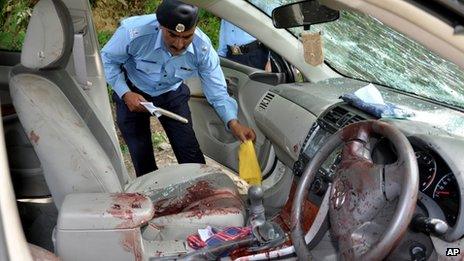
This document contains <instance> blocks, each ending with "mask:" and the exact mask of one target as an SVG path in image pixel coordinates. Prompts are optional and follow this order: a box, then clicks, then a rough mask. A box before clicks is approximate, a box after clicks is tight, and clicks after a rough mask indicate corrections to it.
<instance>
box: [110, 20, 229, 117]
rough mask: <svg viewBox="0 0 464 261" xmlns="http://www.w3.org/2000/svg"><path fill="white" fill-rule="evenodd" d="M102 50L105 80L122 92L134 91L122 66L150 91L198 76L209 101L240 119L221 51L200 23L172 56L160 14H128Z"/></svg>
mask: <svg viewBox="0 0 464 261" xmlns="http://www.w3.org/2000/svg"><path fill="white" fill-rule="evenodd" d="M101 56H102V60H103V65H104V67H105V75H106V80H107V82H108V83H109V84H110V85H111V86H112V88H113V90H114V91H115V92H116V93H117V94H118V96H119V97H122V96H123V95H124V94H125V93H126V92H128V91H130V90H129V87H128V86H127V84H126V78H125V76H124V73H123V72H122V70H121V66H123V67H124V68H125V70H126V71H127V77H129V80H130V81H131V82H132V83H133V84H134V85H135V86H137V88H139V89H140V90H141V91H143V92H145V93H147V94H149V95H151V96H158V95H160V94H163V93H166V92H168V91H172V90H175V89H177V88H178V87H179V86H180V85H181V83H182V81H183V80H185V79H187V78H190V77H195V76H199V77H200V80H201V83H202V87H203V92H204V94H205V96H206V98H207V100H208V102H209V103H210V104H211V105H212V106H213V107H214V109H215V110H216V112H217V113H218V114H219V117H221V119H222V120H223V121H224V123H226V124H227V123H228V122H229V121H230V120H232V119H237V102H236V101H235V100H234V99H232V98H231V97H230V96H229V94H228V93H227V86H226V82H225V79H224V74H223V72H222V70H221V67H220V63H219V57H218V55H217V53H216V51H215V50H214V48H213V47H212V45H211V42H210V40H209V38H208V36H206V35H205V34H204V33H203V32H202V31H201V30H200V29H198V28H197V29H196V30H195V35H194V38H193V41H192V43H191V44H190V45H189V46H188V47H187V49H186V51H185V52H184V53H183V54H181V55H177V56H172V55H171V54H170V52H169V51H168V49H167V48H166V47H165V44H164V42H163V38H162V31H161V29H160V25H159V23H158V21H157V19H156V15H154V14H151V15H143V16H134V17H130V18H127V19H125V20H123V21H122V22H121V26H120V27H119V28H118V29H117V30H116V32H115V33H114V35H113V36H112V37H111V39H110V40H109V41H108V43H107V44H106V45H105V47H103V49H102V51H101Z"/></svg>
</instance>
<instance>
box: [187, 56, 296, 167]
mask: <svg viewBox="0 0 464 261" xmlns="http://www.w3.org/2000/svg"><path fill="white" fill-rule="evenodd" d="M271 57H272V59H271V61H272V68H273V71H274V72H265V71H263V70H261V69H256V68H252V67H249V66H246V65H242V64H239V63H237V62H234V61H231V60H229V59H227V58H224V57H221V67H222V70H223V72H224V76H225V79H226V83H227V91H228V93H229V95H230V96H231V97H232V98H234V99H235V100H236V101H237V104H238V108H239V113H238V119H239V121H240V122H241V123H242V124H245V125H247V126H249V127H251V128H253V130H254V131H255V133H256V141H255V143H254V146H255V150H256V154H257V157H258V161H259V163H260V166H261V170H262V171H263V173H262V174H263V175H266V174H267V173H269V172H270V171H271V170H272V167H273V165H274V163H275V160H276V158H275V154H274V150H273V147H272V144H271V143H270V141H269V140H268V139H267V138H266V137H265V136H264V135H263V133H262V132H261V131H260V129H259V128H258V127H257V126H256V123H255V120H254V110H255V108H256V107H257V106H259V103H260V101H261V100H262V98H263V97H264V96H265V95H266V94H267V92H268V91H269V89H271V88H272V87H273V86H275V85H277V84H281V83H285V82H289V81H293V79H294V77H293V72H292V71H291V70H287V71H285V69H284V68H290V66H288V63H286V62H285V61H284V60H283V59H282V58H280V57H279V56H277V55H276V54H274V55H272V56H271ZM187 85H188V86H189V88H190V91H191V98H190V102H189V105H190V109H191V111H192V120H193V127H194V129H195V133H196V136H197V139H198V141H199V143H200V146H201V149H202V151H203V153H204V154H206V155H207V156H209V157H210V158H212V159H214V160H215V161H217V162H219V163H221V164H223V165H224V166H227V167H229V168H230V169H232V170H235V171H238V149H239V146H240V142H239V141H238V140H237V139H236V138H235V137H234V136H233V135H232V133H230V132H229V131H228V130H227V129H226V128H225V125H224V123H223V122H222V121H221V119H220V118H219V117H218V115H217V114H216V112H215V111H214V109H213V108H212V107H211V106H210V105H209V103H208V102H207V100H206V97H205V95H204V94H203V92H202V89H201V83H200V81H199V79H198V78H193V79H190V80H188V81H187Z"/></svg>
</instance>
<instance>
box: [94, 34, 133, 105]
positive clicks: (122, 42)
mask: <svg viewBox="0 0 464 261" xmlns="http://www.w3.org/2000/svg"><path fill="white" fill-rule="evenodd" d="M129 42H130V39H129V34H128V32H127V30H126V29H125V28H124V27H123V26H121V27H119V28H118V30H116V32H115V33H114V34H113V36H112V37H111V39H110V40H109V41H108V43H107V44H106V45H105V47H103V49H102V51H101V57H102V61H103V66H104V68H105V77H106V81H107V82H108V83H109V84H110V85H111V86H112V88H113V90H114V91H115V92H116V93H117V94H118V96H119V97H122V96H123V95H124V94H125V93H126V92H128V91H129V87H127V84H126V77H125V76H124V73H123V72H122V70H121V66H122V64H124V63H125V62H126V61H127V59H128V58H129V54H128V53H127V49H128V45H129Z"/></svg>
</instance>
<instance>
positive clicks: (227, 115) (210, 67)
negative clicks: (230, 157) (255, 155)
mask: <svg viewBox="0 0 464 261" xmlns="http://www.w3.org/2000/svg"><path fill="white" fill-rule="evenodd" d="M198 69H199V71H198V72H199V75H200V79H201V82H202V86H203V92H204V93H205V95H206V99H207V100H208V102H209V103H210V104H211V105H212V106H213V107H214V109H215V110H216V112H217V114H219V117H221V119H222V121H223V122H224V123H225V125H226V128H228V129H229V128H230V130H231V131H232V134H233V135H234V136H235V137H236V138H237V139H239V140H241V141H242V142H244V141H246V140H255V138H256V134H255V132H254V131H253V129H251V128H249V127H247V126H245V125H242V124H241V123H240V122H239V121H238V120H237V111H238V108H237V102H236V101H235V100H234V99H232V97H230V96H229V94H228V93H227V85H226V81H225V79H224V73H223V72H222V69H221V66H220V63H219V57H218V55H217V53H216V51H214V49H212V48H210V50H209V52H208V55H206V56H205V57H204V58H203V59H202V60H201V61H200V65H199V68H198Z"/></svg>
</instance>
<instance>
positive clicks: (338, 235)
mask: <svg viewBox="0 0 464 261" xmlns="http://www.w3.org/2000/svg"><path fill="white" fill-rule="evenodd" d="M374 135H375V136H374ZM378 136H381V137H385V138H387V139H388V140H390V142H391V143H392V144H393V146H394V147H395V149H396V153H397V161H396V162H395V163H393V164H388V165H383V164H376V163H374V162H373V161H372V159H371V154H372V148H371V145H372V143H371V142H369V141H370V138H371V137H378ZM341 145H343V149H342V154H341V161H340V163H339V165H338V168H337V171H336V173H335V177H334V181H333V183H332V187H331V190H330V200H329V201H327V202H328V203H327V204H329V218H330V225H331V227H330V233H331V235H332V236H333V238H334V239H335V240H336V241H337V242H338V248H339V251H340V256H341V257H342V258H343V259H346V260H359V259H362V260H380V259H383V258H385V257H386V256H387V255H388V253H389V252H390V251H391V250H392V249H393V248H394V247H395V246H396V243H399V241H400V239H401V237H402V236H403V235H404V234H405V233H406V230H407V228H408V226H409V223H410V222H411V219H412V216H413V214H414V210H415V206H416V201H417V194H418V183H419V173H418V167H417V160H416V157H415V155H414V150H413V149H412V146H411V144H410V143H409V141H408V139H407V138H406V137H405V136H404V134H402V133H401V132H400V131H399V130H398V129H396V128H395V127H393V126H392V125H390V124H388V123H386V122H381V121H376V120H369V121H362V122H358V123H354V124H351V125H348V126H346V127H344V128H343V129H341V130H339V131H338V132H337V133H335V134H334V135H332V136H331V137H330V138H329V139H328V141H327V142H326V143H325V144H324V145H323V146H322V147H321V148H320V149H319V151H318V152H317V153H316V155H315V156H314V158H313V159H312V160H311V162H310V163H309V165H308V166H307V167H306V169H305V170H304V172H303V176H302V178H301V179H300V183H299V185H298V187H297V190H296V194H295V200H294V203H293V206H292V216H291V224H292V226H291V227H292V231H291V238H292V241H293V245H294V247H295V252H296V254H297V255H298V258H299V259H301V260H310V258H312V256H311V252H310V250H309V249H308V246H307V243H306V242H305V233H304V231H303V229H302V222H303V220H302V212H303V211H302V208H301V206H302V203H303V200H304V199H305V198H306V196H307V193H308V191H309V188H310V185H311V184H312V182H313V180H314V177H315V176H316V173H317V171H318V170H319V168H320V167H321V165H322V163H323V162H324V161H325V160H326V159H327V157H328V156H330V154H331V153H332V152H333V151H334V150H335V149H336V148H338V147H339V146H341ZM392 214H393V215H392Z"/></svg>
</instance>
